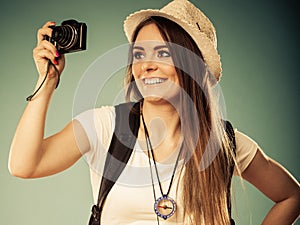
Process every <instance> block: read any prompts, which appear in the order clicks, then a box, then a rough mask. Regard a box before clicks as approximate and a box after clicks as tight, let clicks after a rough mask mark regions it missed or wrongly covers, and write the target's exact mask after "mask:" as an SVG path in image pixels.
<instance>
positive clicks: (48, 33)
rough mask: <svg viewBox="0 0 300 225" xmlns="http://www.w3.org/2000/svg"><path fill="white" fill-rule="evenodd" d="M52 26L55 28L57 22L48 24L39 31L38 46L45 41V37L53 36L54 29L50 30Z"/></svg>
mask: <svg viewBox="0 0 300 225" xmlns="http://www.w3.org/2000/svg"><path fill="white" fill-rule="evenodd" d="M50 26H55V22H47V23H46V24H45V25H44V26H43V27H42V28H40V29H38V32H37V39H38V44H39V43H40V42H41V41H42V40H44V39H45V36H49V37H51V36H52V29H51V28H50Z"/></svg>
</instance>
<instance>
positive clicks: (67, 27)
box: [46, 19, 87, 54]
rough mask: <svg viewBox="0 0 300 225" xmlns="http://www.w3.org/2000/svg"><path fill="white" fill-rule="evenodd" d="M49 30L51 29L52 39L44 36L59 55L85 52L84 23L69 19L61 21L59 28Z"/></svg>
mask: <svg viewBox="0 0 300 225" xmlns="http://www.w3.org/2000/svg"><path fill="white" fill-rule="evenodd" d="M50 28H52V37H48V36H46V40H47V41H50V42H51V43H52V44H54V45H55V47H56V48H57V50H58V52H59V53H60V54H65V53H71V52H77V51H82V50H86V33H87V32H86V31H87V26H86V24H85V23H79V22H77V21H76V20H74V19H71V20H66V21H63V22H62V23H61V26H51V27H50Z"/></svg>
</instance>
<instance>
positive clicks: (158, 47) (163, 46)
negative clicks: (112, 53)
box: [133, 45, 168, 51]
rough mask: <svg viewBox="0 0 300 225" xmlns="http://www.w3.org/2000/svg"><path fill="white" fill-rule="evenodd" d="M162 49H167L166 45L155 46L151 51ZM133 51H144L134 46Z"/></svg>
mask: <svg viewBox="0 0 300 225" xmlns="http://www.w3.org/2000/svg"><path fill="white" fill-rule="evenodd" d="M162 48H168V47H167V46H166V45H157V46H155V47H154V48H153V49H154V50H155V51H156V50H159V49H162ZM133 49H138V50H141V51H144V50H145V49H144V48H143V47H141V46H134V47H133Z"/></svg>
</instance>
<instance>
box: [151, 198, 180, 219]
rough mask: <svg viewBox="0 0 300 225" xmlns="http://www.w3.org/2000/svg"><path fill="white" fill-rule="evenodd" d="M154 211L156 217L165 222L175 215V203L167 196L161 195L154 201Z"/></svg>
mask: <svg viewBox="0 0 300 225" xmlns="http://www.w3.org/2000/svg"><path fill="white" fill-rule="evenodd" d="M154 211H155V213H156V215H158V216H159V217H161V218H163V219H165V220H166V219H168V218H169V217H171V216H172V215H173V214H174V213H175V211H176V202H175V201H174V200H173V199H172V198H170V197H169V196H167V195H163V196H161V197H160V198H158V199H157V200H156V201H155V203H154Z"/></svg>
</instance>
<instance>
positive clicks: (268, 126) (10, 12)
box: [0, 0, 300, 225]
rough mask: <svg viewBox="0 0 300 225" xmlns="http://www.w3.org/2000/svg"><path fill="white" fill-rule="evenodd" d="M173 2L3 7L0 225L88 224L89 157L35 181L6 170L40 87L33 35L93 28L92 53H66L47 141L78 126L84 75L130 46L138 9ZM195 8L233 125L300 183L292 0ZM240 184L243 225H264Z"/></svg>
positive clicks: (260, 205)
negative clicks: (209, 39)
mask: <svg viewBox="0 0 300 225" xmlns="http://www.w3.org/2000/svg"><path fill="white" fill-rule="evenodd" d="M167 2H168V1H166V0H151V1H150V0H118V1H100V0H87V1H78V0H72V1H71V0H65V1H60V0H52V1H35V0H27V1H21V0H10V1H3V2H1V13H0V19H1V35H0V40H1V42H0V50H1V61H0V71H1V75H0V87H1V88H0V94H1V111H0V113H1V117H0V121H1V122H0V124H1V135H0V187H1V189H0V207H1V208H0V224H3V225H19V224H22V225H38V224H44V225H53V224H64V225H66V224H70V225H82V224H87V221H88V217H89V214H90V207H91V205H92V193H91V187H90V183H89V171H88V170H89V168H88V165H87V164H86V163H85V161H84V160H83V159H82V160H80V161H79V162H78V163H77V164H76V165H74V166H73V167H72V168H70V169H68V170H67V171H65V172H63V173H61V174H58V175H54V176H51V177H47V178H41V179H36V180H30V179H29V180H23V179H19V178H15V177H12V176H11V175H10V174H9V172H8V169H7V159H8V152H9V147H10V142H11V140H12V137H13V134H14V130H15V128H16V125H17V122H18V120H19V118H20V115H21V113H22V111H23V109H24V107H25V105H26V101H25V98H26V97H27V96H28V95H29V94H31V92H32V89H33V88H34V86H35V82H36V79H37V72H36V70H35V66H34V63H33V60H32V49H33V48H34V46H35V43H36V31H37V29H38V28H39V27H40V26H41V25H42V24H44V22H45V21H48V20H52V21H56V22H57V23H60V22H61V21H63V20H65V19H69V18H75V19H77V20H79V21H84V22H86V23H87V25H88V50H87V51H85V52H81V53H76V54H75V53H74V54H70V55H67V66H66V68H65V71H64V74H63V76H62V78H61V84H60V86H59V88H58V90H57V91H56V92H55V95H54V98H53V102H52V104H51V107H50V110H49V114H48V119H47V128H46V134H47V135H50V134H53V133H54V132H56V131H58V130H60V129H61V128H62V127H63V126H64V125H65V124H66V123H67V122H68V121H69V120H71V119H72V104H73V97H74V94H75V91H76V87H77V85H78V82H79V80H80V78H81V76H82V75H83V73H84V71H85V70H86V68H87V67H88V66H89V65H90V64H91V63H92V62H93V61H94V60H95V59H96V58H97V57H99V56H100V55H102V54H104V53H105V52H107V51H109V50H110V49H112V48H114V47H116V46H118V45H121V44H124V43H126V38H125V36H124V34H123V31H122V24H123V20H124V18H125V17H126V16H127V15H128V14H129V13H131V12H134V11H136V10H138V9H145V8H160V7H161V6H163V5H165V4H166V3H167ZM192 2H193V3H194V4H196V5H197V6H199V7H200V8H202V9H203V11H204V12H205V13H206V14H207V15H209V17H210V18H211V20H212V21H213V22H214V24H215V26H216V29H217V31H218V33H217V34H218V48H219V51H220V54H221V57H222V63H223V77H222V81H221V87H222V90H223V93H224V96H225V99H226V106H227V113H228V119H229V120H230V121H232V123H233V124H234V125H235V127H237V128H238V129H239V130H241V131H243V132H245V133H247V134H248V135H249V136H250V137H252V138H253V139H255V140H256V141H257V142H258V143H259V145H260V146H261V147H262V148H263V149H264V151H265V152H266V153H267V154H268V155H269V156H271V157H272V158H274V159H275V160H277V161H278V162H280V163H281V164H282V165H283V166H285V167H286V168H287V169H288V170H289V171H290V172H291V173H292V174H293V175H294V176H295V177H296V179H297V180H299V178H300V170H299V169H300V167H299V165H300V157H299V156H300V153H299V114H300V113H299V100H298V98H299V90H300V89H299V81H300V78H299V68H298V67H299V56H298V53H299V44H298V42H296V41H297V38H298V37H299V32H298V31H297V30H296V27H297V25H298V24H297V21H298V20H299V16H297V8H296V1H292V0H290V1H288V2H287V1H274V0H272V1H271V0H268V1H267V0H264V1H261V0H253V1H246V0H243V1H241V0H199V1H197V0H192ZM103 76H105V74H103ZM118 79H119V78H118ZM118 79H115V81H114V82H110V83H108V86H106V89H105V90H106V91H105V93H103V95H102V97H101V98H102V99H103V100H102V101H100V102H99V105H102V104H103V105H104V104H107V103H109V102H111V99H112V96H113V93H114V90H115V89H116V87H117V88H118V86H120V85H121V81H119V80H118ZM109 85H110V86H109ZM87 91H88V90H87ZM33 116H34V115H33ZM234 183H235V185H234V186H235V191H234V196H235V200H234V205H235V209H234V217H235V218H236V221H237V224H242V225H244V224H245V225H248V224H259V223H260V222H261V221H262V219H263V217H264V215H265V214H266V212H267V211H268V210H269V209H270V207H271V206H272V202H271V201H270V200H268V199H267V198H266V197H264V196H263V195H262V194H261V193H259V192H258V191H257V190H256V189H254V188H253V187H252V186H250V185H248V184H247V183H246V189H245V190H242V188H241V187H240V184H239V182H238V181H237V180H235V182H234ZM116 204H117V203H116Z"/></svg>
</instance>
